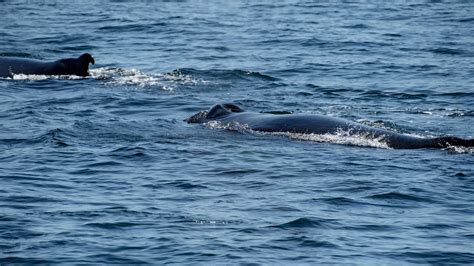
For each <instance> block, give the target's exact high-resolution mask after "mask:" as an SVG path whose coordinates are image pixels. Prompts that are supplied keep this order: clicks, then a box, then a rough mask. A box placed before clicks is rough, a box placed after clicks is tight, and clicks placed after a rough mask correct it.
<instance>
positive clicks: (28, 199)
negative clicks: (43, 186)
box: [2, 195, 61, 204]
mask: <svg viewBox="0 0 474 266" xmlns="http://www.w3.org/2000/svg"><path fill="white" fill-rule="evenodd" d="M2 198H3V200H5V201H7V202H10V203H14V204H18V203H22V204H28V203H53V202H59V201H61V200H60V199H56V198H51V197H40V196H26V195H12V196H6V197H2Z"/></svg>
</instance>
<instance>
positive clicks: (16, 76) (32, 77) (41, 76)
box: [12, 74, 86, 80]
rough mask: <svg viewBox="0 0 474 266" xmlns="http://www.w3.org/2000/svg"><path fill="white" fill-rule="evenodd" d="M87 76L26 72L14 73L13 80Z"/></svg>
mask: <svg viewBox="0 0 474 266" xmlns="http://www.w3.org/2000/svg"><path fill="white" fill-rule="evenodd" d="M84 78H86V77H80V76H75V75H26V74H14V75H13V78H12V79H13V80H47V79H84Z"/></svg>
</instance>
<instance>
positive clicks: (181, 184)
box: [163, 180, 208, 190]
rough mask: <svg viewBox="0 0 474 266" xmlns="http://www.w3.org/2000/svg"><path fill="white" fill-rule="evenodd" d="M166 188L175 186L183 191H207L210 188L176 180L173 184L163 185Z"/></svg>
mask: <svg viewBox="0 0 474 266" xmlns="http://www.w3.org/2000/svg"><path fill="white" fill-rule="evenodd" d="M163 185H164V186H173V187H177V188H180V189H183V190H192V189H207V188H208V187H207V186H205V185H201V184H193V183H191V182H187V181H185V180H176V181H172V182H166V183H164V184H163Z"/></svg>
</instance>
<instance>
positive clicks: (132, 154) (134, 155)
mask: <svg viewBox="0 0 474 266" xmlns="http://www.w3.org/2000/svg"><path fill="white" fill-rule="evenodd" d="M108 154H109V156H111V157H113V158H117V159H137V160H146V159H151V158H152V157H151V156H150V155H149V154H148V153H147V149H145V148H143V147H140V146H138V147H137V146H135V147H133V146H127V147H120V148H117V149H114V150H112V151H110V152H109V153H108Z"/></svg>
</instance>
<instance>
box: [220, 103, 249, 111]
mask: <svg viewBox="0 0 474 266" xmlns="http://www.w3.org/2000/svg"><path fill="white" fill-rule="evenodd" d="M223 105H224V107H225V108H226V109H227V110H230V111H231V112H232V113H241V112H244V109H242V108H240V107H239V106H238V105H236V104H233V103H224V104H223Z"/></svg>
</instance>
